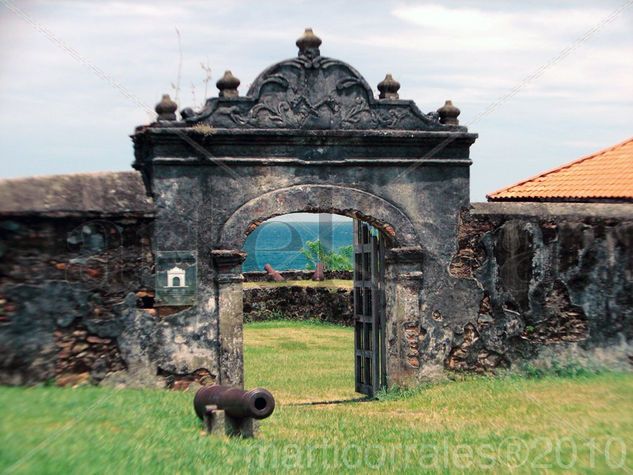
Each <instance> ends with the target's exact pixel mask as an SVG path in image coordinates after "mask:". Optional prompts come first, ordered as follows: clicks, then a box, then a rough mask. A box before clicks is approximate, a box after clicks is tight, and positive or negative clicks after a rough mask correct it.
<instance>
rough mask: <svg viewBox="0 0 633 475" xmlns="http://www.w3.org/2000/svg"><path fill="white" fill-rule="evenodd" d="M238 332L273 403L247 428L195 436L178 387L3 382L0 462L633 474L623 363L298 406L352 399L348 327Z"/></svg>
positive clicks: (117, 467) (123, 467) (252, 373)
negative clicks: (239, 433) (248, 433)
mask: <svg viewBox="0 0 633 475" xmlns="http://www.w3.org/2000/svg"><path fill="white" fill-rule="evenodd" d="M245 338H246V379H247V384H248V385H249V386H255V385H262V386H268V387H269V389H271V390H272V391H273V393H274V394H275V395H276V396H277V399H278V401H279V403H280V404H279V406H278V407H277V409H276V410H275V413H274V414H273V416H272V417H271V418H270V419H267V420H265V421H263V422H262V425H261V433H260V435H259V437H258V438H257V439H254V440H240V439H228V438H214V437H209V436H206V435H204V434H203V433H202V431H201V425H200V423H199V421H198V420H197V419H196V417H195V415H194V414H193V410H192V407H191V401H192V398H193V394H191V393H187V392H185V393H178V392H169V391H160V390H131V389H128V390H112V389H105V388H93V387H82V388H77V389H70V388H55V387H36V388H6V387H5V388H0V418H1V419H0V472H1V473H5V472H6V473H82V474H89V473H211V472H213V473H216V472H223V473H246V472H247V471H249V470H250V471H256V472H257V471H258V472H262V473H271V472H272V473H282V472H286V471H287V470H288V469H295V470H296V471H300V472H316V473H331V472H333V471H335V472H338V473H358V472H359V471H360V472H366V471H368V470H369V469H380V471H382V472H399V473H420V472H422V471H430V472H440V473H449V472H450V473H453V472H468V473H472V472H481V471H485V470H492V471H494V472H497V473H506V472H508V471H509V470H513V471H515V472H519V473H528V472H532V471H535V470H547V471H550V472H565V473H569V472H579V471H580V472H585V473H588V472H592V473H618V472H620V473H631V468H632V467H633V375H631V374H618V373H603V374H598V375H586V376H577V377H565V378H557V377H542V378H538V379H522V378H518V377H504V378H496V379H493V378H483V377H482V378H469V379H465V380H463V381H459V382H451V383H443V384H438V385H435V386H429V387H426V388H420V389H419V390H417V391H411V392H409V393H406V394H402V393H399V392H394V393H391V394H387V395H386V396H385V397H384V399H383V400H380V401H370V402H348V403H342V404H328V405H309V406H300V405H296V404H297V403H299V402H301V401H310V400H318V399H321V398H323V399H346V398H354V397H356V396H355V395H354V393H352V392H351V391H350V387H351V386H352V385H353V371H352V367H351V366H352V357H351V353H352V330H351V329H347V328H340V327H334V326H331V325H322V324H319V325H316V324H310V323H292V322H266V323H256V324H250V325H247V327H246V330H245ZM311 376H314V377H311ZM324 396H325V397H324ZM517 466H518V467H517ZM425 469H426V470H425Z"/></svg>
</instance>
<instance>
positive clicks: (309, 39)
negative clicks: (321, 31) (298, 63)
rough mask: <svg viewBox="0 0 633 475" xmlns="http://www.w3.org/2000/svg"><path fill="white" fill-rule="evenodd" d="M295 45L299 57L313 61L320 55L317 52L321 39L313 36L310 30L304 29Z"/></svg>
mask: <svg viewBox="0 0 633 475" xmlns="http://www.w3.org/2000/svg"><path fill="white" fill-rule="evenodd" d="M296 44H297V46H298V47H299V56H307V57H308V58H309V59H314V58H316V57H317V56H320V55H321V52H320V51H319V46H321V38H319V37H318V36H317V35H315V34H314V32H313V31H312V28H306V29H305V32H304V33H303V35H301V38H299V39H298V40H297V43H296Z"/></svg>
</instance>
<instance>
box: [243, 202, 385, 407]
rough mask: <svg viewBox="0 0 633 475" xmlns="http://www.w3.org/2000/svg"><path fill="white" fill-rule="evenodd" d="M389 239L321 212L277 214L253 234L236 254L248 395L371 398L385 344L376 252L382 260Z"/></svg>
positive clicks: (307, 399) (301, 399) (302, 398)
mask: <svg viewBox="0 0 633 475" xmlns="http://www.w3.org/2000/svg"><path fill="white" fill-rule="evenodd" d="M372 239H373V240H372ZM390 239H391V238H390V236H387V235H386V234H385V233H384V231H382V230H379V229H377V228H374V227H372V226H370V225H368V224H367V223H365V222H361V221H359V220H353V219H351V218H349V217H346V216H341V215H332V214H323V213H321V214H314V213H292V214H288V215H282V216H278V217H274V218H272V219H270V220H267V221H265V222H261V223H259V224H258V226H257V227H256V228H254V229H252V230H250V232H249V233H248V237H247V238H246V239H245V242H244V247H243V248H242V249H243V250H244V251H245V252H246V254H247V258H246V260H245V262H244V265H243V276H244V284H243V286H244V293H243V315H244V322H245V325H244V360H245V361H244V363H245V365H244V366H245V378H246V386H247V387H251V386H260V385H268V386H269V389H270V390H271V391H273V392H276V393H279V394H280V395H281V401H282V402H292V403H300V402H301V403H305V402H311V403H314V402H325V401H331V400H350V399H356V398H357V397H358V394H357V393H358V392H363V393H364V394H367V395H373V391H374V389H375V388H374V386H375V387H380V386H381V385H382V383H381V381H380V380H379V381H376V384H373V383H372V378H373V377H374V375H373V372H374V370H373V369H372V368H373V365H378V368H379V367H380V366H381V363H380V358H381V357H382V356H383V355H382V354H381V353H380V348H381V347H382V343H381V341H382V340H383V339H384V334H383V333H382V331H383V328H384V322H382V323H381V322H377V321H378V320H380V319H381V318H384V312H382V311H381V307H382V306H383V305H384V295H383V292H384V288H383V284H382V280H383V277H384V252H383V254H380V253H379V246H380V244H379V243H382V249H383V251H384V248H385V244H386V243H387V242H388V241H390ZM372 246H374V247H375V252H374V254H373V255H372V253H371V247H372ZM374 268H375V269H374ZM381 272H382V274H381ZM374 353H375V354H374ZM364 355H367V357H366V358H365V356H364ZM279 367H286V368H287V369H288V371H286V372H282V374H279V371H277V370H276V369H278V368H279ZM376 373H379V372H378V371H376ZM376 377H377V378H380V377H381V376H380V375H377V376H376ZM370 386H371V389H370Z"/></svg>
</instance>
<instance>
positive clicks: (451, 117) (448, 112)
mask: <svg viewBox="0 0 633 475" xmlns="http://www.w3.org/2000/svg"><path fill="white" fill-rule="evenodd" d="M437 113H438V114H439V116H440V123H442V124H445V125H459V120H457V116H458V115H459V114H460V113H461V111H460V110H459V109H458V108H457V107H455V106H454V105H453V101H450V100H447V101H446V102H445V103H444V105H443V106H442V107H440V108H439V109H438V110H437Z"/></svg>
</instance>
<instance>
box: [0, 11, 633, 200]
mask: <svg viewBox="0 0 633 475" xmlns="http://www.w3.org/2000/svg"><path fill="white" fill-rule="evenodd" d="M554 3H555V5H554ZM631 3H633V0H630V1H629V2H623V1H602V2H596V1H593V2H589V1H579V2H571V1H569V2H564V1H558V2H551V1H537V2H526V1H522V2H505V1H503V2H502V1H474V0H473V1H463V2H451V1H446V0H444V1H441V2H439V1H438V2H433V1H429V2H424V1H418V2H390V1H385V0H381V1H377V2H373V1H362V2H360V1H359V2H342V1H340V0H339V1H323V0H320V1H318V2H315V1H283V2H281V1H280V2H262V1H243V2H240V1H233V2H229V1H226V0H225V1H221V2H220V1H178V2H175V1H165V2H162V1H159V0H152V1H151V2H150V1H148V2H143V1H138V2H133V3H126V2H111V1H95V2H90V1H65V2H36V1H23V2H20V1H17V2H16V1H13V2H9V1H8V0H0V44H2V48H1V49H0V108H1V110H2V113H1V114H0V146H1V149H0V150H1V152H0V153H1V155H0V157H1V158H0V160H1V164H2V170H1V172H0V176H2V177H16V176H26V175H43V174H53V173H71V172H87V171H101V170H129V169H130V163H131V161H132V158H133V154H132V143H131V141H130V139H129V135H130V134H131V133H132V132H133V130H134V127H135V126H136V125H139V124H143V123H147V122H149V121H150V120H151V116H150V114H149V113H148V111H147V110H146V107H147V108H149V109H153V107H154V105H155V103H156V102H157V101H158V100H159V99H160V96H161V94H162V93H165V92H167V93H171V94H172V97H173V96H174V95H175V91H174V90H173V84H175V83H176V82H177V80H178V63H179V57H180V55H179V47H178V37H177V34H176V28H178V29H179V31H180V35H181V39H182V73H181V79H180V89H181V90H180V94H179V97H178V103H179V108H182V107H186V106H194V108H195V107H199V106H200V105H201V104H202V102H203V97H204V84H203V80H204V78H205V72H204V71H203V70H202V68H201V66H200V64H201V62H204V63H206V64H208V65H209V66H210V67H211V70H212V80H211V82H210V83H209V88H208V93H207V96H214V95H216V94H217V89H216V88H215V81H216V80H217V79H218V77H219V76H221V74H222V73H223V72H224V70H225V69H231V70H232V71H233V73H234V74H235V75H236V76H237V77H239V78H240V80H241V81H242V85H241V86H240V91H241V93H242V94H244V93H245V92H246V90H247V89H248V86H249V84H250V83H251V81H253V79H254V78H255V77H256V76H257V74H258V73H259V72H261V71H262V70H263V69H264V68H265V67H267V66H268V65H270V64H271V63H274V62H277V61H279V60H282V59H285V58H288V57H293V56H295V55H296V46H295V44H294V43H295V40H296V38H297V37H298V36H300V34H301V33H302V31H303V29H304V27H306V26H311V27H313V28H314V31H315V33H316V34H317V35H318V36H320V37H321V38H322V40H323V45H322V46H321V53H322V54H323V55H324V56H330V57H334V58H338V59H341V60H343V61H346V62H348V63H350V64H351V65H352V66H354V67H355V68H356V69H357V70H358V71H360V72H361V74H363V75H364V76H365V78H366V79H367V80H368V82H369V83H370V84H371V85H373V86H375V85H376V84H377V83H378V82H379V81H380V80H381V79H382V78H383V77H384V75H385V73H387V72H391V73H393V75H394V77H395V78H396V79H398V80H399V81H400V83H401V84H402V88H401V89H400V97H401V98H403V99H413V100H415V101H416V103H417V105H418V106H419V107H420V109H421V110H423V111H425V112H428V111H431V110H435V109H437V108H438V107H439V106H441V105H442V104H443V102H444V100H445V99H452V100H453V103H454V104H455V105H457V106H458V107H459V108H460V109H461V110H462V114H461V116H460V121H461V123H462V124H465V125H468V126H469V128H470V130H471V131H473V132H477V133H479V139H478V141H477V142H476V144H475V145H474V146H473V147H472V148H471V157H472V159H473V162H474V164H473V166H472V168H471V176H472V182H471V197H472V199H473V201H481V200H483V199H484V195H485V194H486V193H487V192H491V191H494V190H495V189H497V188H500V187H502V186H505V185H509V184H511V183H513V182H515V181H517V180H520V179H523V178H527V177H529V176H531V175H534V174H536V173H538V172H540V171H543V170H546V169H549V168H552V167H554V166H557V165H559V164H562V163H565V162H567V161H570V160H573V159H576V158H578V157H580V156H582V155H586V154H588V153H591V152H593V151H596V150H598V149H600V148H603V147H606V146H609V145H612V144H615V143H617V142H620V141H622V140H624V139H626V138H629V137H631V136H633V125H632V120H631V119H633V7H632V6H631ZM625 4H628V8H626V9H624V10H623V11H621V12H620V13H619V14H618V15H617V16H615V18H612V19H611V21H609V22H602V21H603V20H604V19H605V18H609V16H610V15H612V14H613V13H614V12H616V11H617V10H618V9H620V8H621V7H622V6H623V5H625ZM16 9H17V10H18V11H17V12H16V11H15V10H16ZM33 22H35V25H34V24H33ZM601 22H602V23H601ZM600 25H601V27H600V28H599V29H598V30H597V31H596V32H595V33H593V34H590V35H589V36H588V37H587V38H585V39H584V40H581V38H583V36H586V34H587V32H589V31H591V30H592V29H594V27H597V26H600ZM38 28H39V29H38ZM569 47H572V50H571V53H570V54H568V55H566V52H569V49H568V48H569ZM561 53H562V56H563V57H562V59H560V60H554V61H552V60H553V59H554V58H556V57H557V56H559V55H561ZM548 64H549V66H548ZM541 68H544V70H543V73H542V75H538V77H536V78H534V79H533V80H531V81H527V84H525V87H519V90H518V92H516V94H514V95H511V97H509V98H508V99H507V100H502V101H501V104H499V105H498V106H497V107H493V108H492V110H490V109H491V105H492V104H494V103H495V102H496V101H498V100H499V99H500V98H502V97H504V96H506V95H508V94H511V91H513V89H515V88H516V87H517V86H520V85H521V84H522V81H523V80H524V79H525V78H526V77H529V76H530V75H533V74H534V73H535V72H537V71H539V70H540V69H541ZM487 110H488V111H489V112H488V113H485V111H487ZM482 113H483V115H482Z"/></svg>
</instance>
